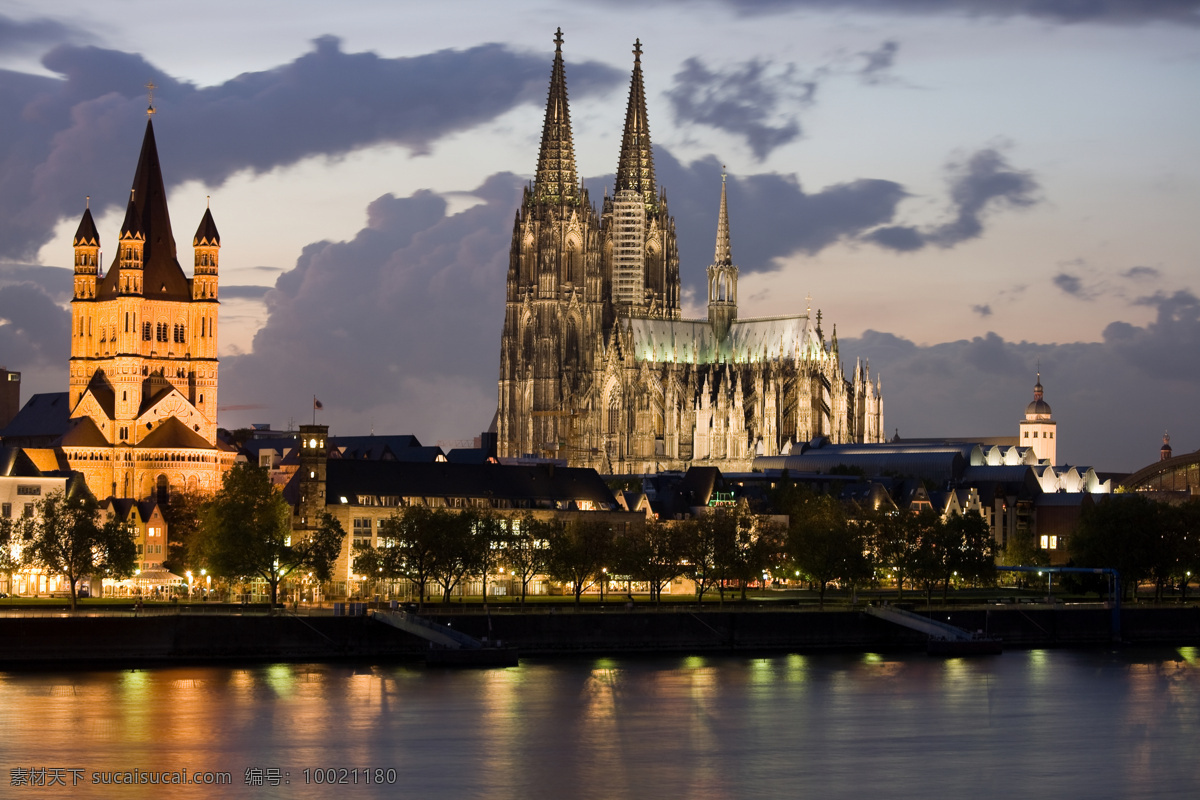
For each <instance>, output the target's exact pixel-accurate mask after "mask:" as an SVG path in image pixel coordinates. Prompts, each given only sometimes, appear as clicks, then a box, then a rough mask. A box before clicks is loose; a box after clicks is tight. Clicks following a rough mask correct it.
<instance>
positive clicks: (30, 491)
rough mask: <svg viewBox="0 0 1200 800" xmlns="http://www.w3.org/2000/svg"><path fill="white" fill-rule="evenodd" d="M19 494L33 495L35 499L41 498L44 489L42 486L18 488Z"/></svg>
mask: <svg viewBox="0 0 1200 800" xmlns="http://www.w3.org/2000/svg"><path fill="white" fill-rule="evenodd" d="M17 494H23V495H32V496H34V497H40V496H41V494H42V487H40V486H18V487H17Z"/></svg>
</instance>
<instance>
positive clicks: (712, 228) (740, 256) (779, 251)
mask: <svg viewBox="0 0 1200 800" xmlns="http://www.w3.org/2000/svg"><path fill="white" fill-rule="evenodd" d="M654 164H655V172H656V174H657V176H658V179H659V183H660V184H661V185H662V186H663V187H665V188H666V191H667V201H668V206H669V208H670V210H671V214H672V216H674V217H675V226H676V233H677V236H678V241H679V260H680V271H681V277H682V280H683V282H684V284H685V286H691V287H692V288H693V289H696V290H702V289H703V286H704V280H705V279H704V270H705V269H706V268H707V267H708V265H709V264H710V263H711V262H712V257H713V245H714V243H715V242H716V236H717V212H718V208H719V206H720V202H721V165H720V163H719V162H718V161H717V160H716V159H715V158H712V157H709V158H705V159H701V160H698V161H693V162H692V163H690V164H683V163H681V162H680V161H679V160H678V159H676V158H675V157H674V156H673V155H671V153H670V151H668V150H666V149H664V148H662V147H656V148H655V149H654ZM613 180H614V178H613V176H611V175H609V176H604V177H601V178H593V179H589V181H588V185H589V186H593V187H594V186H596V184H597V183H598V182H601V183H602V184H603V185H606V186H608V187H609V189H610V191H611V189H612V186H613ZM728 193H729V226H730V231H731V238H732V244H733V258H734V262H735V263H736V264H738V267H739V269H741V270H742V272H743V273H747V272H764V271H770V270H772V269H773V268H774V266H773V264H772V261H773V259H775V258H779V257H781V256H787V255H790V254H792V253H794V252H797V251H800V252H804V253H817V252H820V251H821V250H823V249H824V248H826V247H828V246H830V245H832V244H834V243H836V242H838V241H841V240H843V239H853V238H856V237H858V236H860V235H861V234H862V233H864V232H865V231H868V230H870V229H872V228H874V227H876V226H878V225H880V224H882V223H885V222H888V221H890V220H891V219H893V218H894V217H895V214H896V208H897V206H898V205H899V204H900V201H901V200H903V199H904V198H905V197H907V196H908V195H907V194H906V193H905V191H904V187H902V186H901V185H900V184H898V183H895V182H893V181H886V180H878V179H868V178H862V179H859V180H854V181H849V182H847V183H839V184H834V185H833V186H827V187H825V188H823V189H821V190H820V191H818V192H814V193H811V194H810V193H807V192H805V191H804V189H803V188H802V187H801V186H800V183H799V182H798V181H797V180H796V178H795V177H794V176H791V175H780V174H777V173H760V174H756V175H746V176H739V175H730V176H729V177H728ZM597 194H599V191H598V190H597V189H593V196H596V195H597Z"/></svg>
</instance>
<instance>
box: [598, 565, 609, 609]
mask: <svg viewBox="0 0 1200 800" xmlns="http://www.w3.org/2000/svg"><path fill="white" fill-rule="evenodd" d="M606 583H608V567H601V568H600V602H601V603H603V602H604V584H606Z"/></svg>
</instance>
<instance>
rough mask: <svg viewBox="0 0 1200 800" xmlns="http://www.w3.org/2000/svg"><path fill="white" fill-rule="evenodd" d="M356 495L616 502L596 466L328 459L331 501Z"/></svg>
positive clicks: (607, 504)
mask: <svg viewBox="0 0 1200 800" xmlns="http://www.w3.org/2000/svg"><path fill="white" fill-rule="evenodd" d="M357 495H369V496H375V497H378V496H399V497H474V498H484V497H486V498H494V499H496V500H510V501H521V500H525V501H530V502H531V503H535V504H536V503H539V502H548V503H557V502H566V501H570V500H589V501H591V502H593V503H594V504H596V505H597V506H598V507H601V508H612V507H614V506H615V505H616V501H615V500H614V499H613V496H612V492H610V491H609V489H608V487H607V486H606V485H605V484H604V481H603V480H601V478H600V476H599V474H597V473H596V471H595V470H592V469H580V468H567V467H551V466H548V465H533V466H524V465H516V466H513V465H502V464H451V463H448V462H437V463H411V462H403V461H353V460H337V459H330V460H329V462H328V465H327V469H326V497H327V498H328V500H327V502H328V503H329V504H331V505H332V504H336V503H337V502H338V499H339V498H341V497H346V498H347V499H348V500H350V501H351V502H354V500H355V498H356V496H357Z"/></svg>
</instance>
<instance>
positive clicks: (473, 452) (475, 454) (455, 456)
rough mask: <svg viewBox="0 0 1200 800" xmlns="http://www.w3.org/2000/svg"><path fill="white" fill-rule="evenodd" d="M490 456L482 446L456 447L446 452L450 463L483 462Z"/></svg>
mask: <svg viewBox="0 0 1200 800" xmlns="http://www.w3.org/2000/svg"><path fill="white" fill-rule="evenodd" d="M489 457H490V456H489V455H488V451H487V450H484V449H483V448H482V447H456V448H455V449H453V450H451V451H450V452H449V453H446V460H447V461H449V462H450V463H451V464H485V463H487V460H488V458H489Z"/></svg>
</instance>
